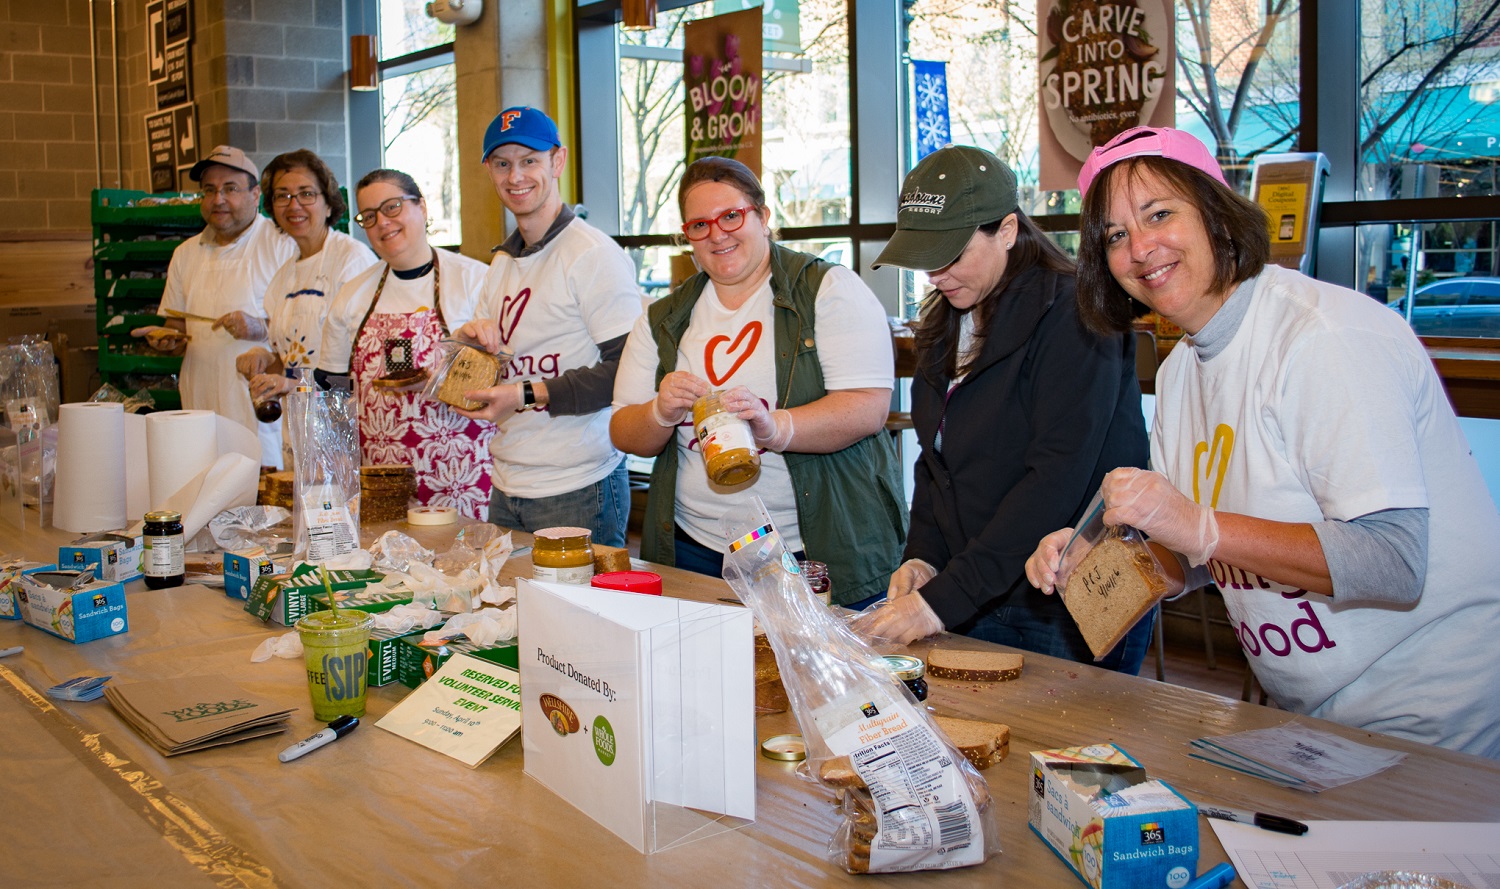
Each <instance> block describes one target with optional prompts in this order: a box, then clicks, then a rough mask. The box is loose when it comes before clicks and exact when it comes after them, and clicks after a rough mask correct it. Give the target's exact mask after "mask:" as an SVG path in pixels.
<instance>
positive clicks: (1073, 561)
mask: <svg viewBox="0 0 1500 889" xmlns="http://www.w3.org/2000/svg"><path fill="white" fill-rule="evenodd" d="M1167 589H1168V587H1167V581H1166V577H1165V575H1164V574H1163V573H1162V567H1161V563H1160V562H1158V561H1157V559H1156V556H1155V555H1154V554H1153V553H1152V552H1151V548H1150V547H1149V546H1147V545H1146V540H1145V538H1144V537H1143V536H1142V535H1141V533H1140V532H1139V531H1137V530H1136V529H1134V528H1132V527H1130V526H1129V525H1114V526H1108V525H1105V524H1104V495H1103V492H1102V491H1101V492H1100V493H1099V494H1096V495H1094V500H1093V502H1092V503H1090V504H1089V509H1088V511H1087V512H1086V513H1084V518H1083V521H1081V522H1079V524H1078V530H1076V531H1074V532H1073V537H1072V538H1071V539H1070V540H1069V541H1068V545H1067V546H1066V547H1064V548H1063V551H1062V557H1061V558H1060V559H1059V561H1058V569H1057V590H1058V595H1060V596H1062V599H1063V604H1065V605H1066V606H1067V608H1068V614H1070V615H1072V617H1073V621H1074V622H1075V623H1077V624H1078V629H1079V631H1080V632H1082V633H1083V638H1084V641H1085V642H1087V643H1088V646H1089V651H1091V652H1093V654H1094V658H1095V660H1097V659H1099V658H1102V657H1104V656H1105V655H1107V654H1109V653H1110V651H1111V650H1113V649H1114V647H1115V646H1116V645H1118V644H1119V642H1120V640H1121V639H1123V638H1125V634H1126V633H1129V632H1130V630H1131V628H1133V627H1134V626H1135V625H1136V623H1137V622H1139V621H1140V619H1141V618H1142V617H1144V616H1145V615H1146V613H1147V612H1149V611H1150V610H1151V609H1152V608H1153V607H1155V606H1156V603H1157V602H1159V601H1161V597H1162V596H1164V595H1166V593H1167Z"/></svg>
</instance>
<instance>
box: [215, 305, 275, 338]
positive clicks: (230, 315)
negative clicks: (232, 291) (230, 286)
mask: <svg viewBox="0 0 1500 889" xmlns="http://www.w3.org/2000/svg"><path fill="white" fill-rule="evenodd" d="M209 329H210V330H220V329H223V330H224V331H226V332H227V333H228V334H229V335H230V336H232V337H234V338H235V339H237V340H263V339H265V338H266V319H264V318H257V317H255V316H254V315H251V314H248V313H246V312H227V313H225V314H223V315H221V316H219V320H217V321H215V322H214V323H213V326H212V327H210V328H209Z"/></svg>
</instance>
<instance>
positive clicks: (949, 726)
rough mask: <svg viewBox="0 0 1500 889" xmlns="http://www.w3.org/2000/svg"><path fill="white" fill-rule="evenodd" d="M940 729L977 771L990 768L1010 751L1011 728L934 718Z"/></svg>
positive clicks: (951, 717)
mask: <svg viewBox="0 0 1500 889" xmlns="http://www.w3.org/2000/svg"><path fill="white" fill-rule="evenodd" d="M932 721H933V722H935V723H937V727H938V728H939V729H941V730H942V732H943V734H945V735H947V736H948V740H949V741H952V742H953V746H954V747H957V748H958V750H959V752H960V753H962V754H963V755H964V757H965V758H967V759H968V760H969V762H971V763H973V764H974V768H976V769H987V768H989V767H990V766H992V765H994V764H995V763H997V762H1000V761H1001V760H1002V759H1004V758H1005V755H1006V754H1007V753H1009V752H1010V726H1008V725H1004V724H1002V723H998V722H984V721H982V720H978V719H960V718H958V717H956V716H937V715H934V716H933V717H932Z"/></svg>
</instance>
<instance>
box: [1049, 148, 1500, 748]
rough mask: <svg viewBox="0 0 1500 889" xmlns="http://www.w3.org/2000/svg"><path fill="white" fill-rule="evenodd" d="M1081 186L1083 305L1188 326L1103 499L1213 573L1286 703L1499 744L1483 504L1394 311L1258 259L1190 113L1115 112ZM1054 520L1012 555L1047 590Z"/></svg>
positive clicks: (1259, 218)
mask: <svg viewBox="0 0 1500 889" xmlns="http://www.w3.org/2000/svg"><path fill="white" fill-rule="evenodd" d="M1079 187H1080V190H1081V191H1083V193H1084V198H1083V213H1082V219H1081V226H1080V228H1081V233H1080V247H1079V256H1078V259H1079V263H1078V264H1079V271H1078V290H1079V303H1080V312H1079V314H1080V316H1081V317H1082V318H1083V319H1084V321H1085V323H1087V324H1089V325H1090V326H1091V327H1093V328H1095V329H1096V330H1101V331H1103V330H1119V329H1123V328H1124V327H1125V326H1126V325H1128V324H1129V321H1130V317H1131V306H1130V303H1131V300H1139V301H1140V302H1142V303H1144V304H1145V305H1146V306H1148V307H1149V308H1151V309H1153V310H1154V311H1156V312H1158V313H1160V314H1161V315H1163V316H1165V317H1166V318H1167V319H1169V320H1171V321H1172V322H1174V323H1176V324H1178V325H1179V326H1181V327H1182V328H1183V330H1184V331H1186V334H1187V335H1186V336H1185V337H1184V338H1183V340H1182V342H1181V343H1179V344H1178V345H1177V347H1176V348H1175V349H1173V351H1172V354H1171V355H1170V356H1169V357H1168V358H1167V360H1166V362H1165V363H1164V364H1163V365H1162V367H1161V370H1160V371H1159V373H1158V375H1157V383H1156V392H1157V402H1156V418H1155V423H1154V426H1153V428H1152V432H1151V465H1152V466H1153V467H1154V471H1147V470H1140V469H1120V470H1116V471H1115V472H1112V473H1110V474H1109V475H1108V476H1106V477H1105V480H1104V485H1103V491H1104V499H1105V503H1106V506H1107V509H1106V511H1105V514H1104V519H1105V522H1106V523H1108V524H1111V525H1130V526H1132V527H1135V528H1137V529H1139V530H1141V531H1143V532H1144V533H1145V534H1146V535H1147V536H1148V538H1149V539H1150V541H1151V545H1152V548H1153V550H1154V551H1155V554H1156V556H1157V557H1158V560H1159V561H1160V562H1161V563H1162V565H1163V568H1164V571H1165V573H1166V574H1167V575H1168V577H1169V582H1170V584H1171V585H1172V586H1173V588H1174V591H1176V590H1183V589H1188V590H1190V589H1195V588H1197V587H1201V586H1205V585H1207V584H1208V583H1210V582H1214V583H1217V584H1218V586H1219V588H1220V589H1221V590H1222V591H1223V593H1224V600H1225V604H1226V605H1227V607H1228V610H1229V616H1230V620H1231V622H1232V624H1233V626H1234V629H1235V632H1236V634H1237V635H1238V637H1239V640H1240V645H1241V646H1242V647H1243V649H1244V651H1245V654H1246V656H1247V657H1248V658H1249V660H1250V664H1251V666H1252V668H1253V669H1254V670H1255V675H1256V677H1257V678H1258V679H1259V680H1260V683H1261V685H1262V687H1263V688H1265V690H1266V691H1267V692H1268V693H1269V694H1270V695H1271V696H1272V697H1273V698H1274V699H1275V700H1276V702H1277V703H1278V704H1279V705H1281V706H1282V707H1284V708H1286V709H1288V710H1293V711H1296V712H1299V713H1308V714H1311V715H1314V716H1319V717H1322V718H1325V719H1331V720H1334V721H1336V722H1341V723H1345V724H1347V725H1354V726H1359V727H1361V728H1365V729H1368V730H1371V731H1379V732H1386V733H1388V734H1393V735H1398V736H1401V737H1404V738H1409V739H1412V740H1417V741H1424V742H1427V743H1432V744H1440V745H1442V746H1445V747H1451V748H1455V749H1459V750H1464V751H1467V752H1470V753H1476V754H1479V755H1482V756H1489V757H1492V758H1500V695H1496V694H1495V691H1494V690H1495V688H1496V687H1497V684H1500V659H1497V658H1496V657H1495V656H1494V654H1493V652H1492V651H1491V650H1490V648H1489V646H1488V645H1487V644H1485V643H1487V642H1488V640H1490V639H1493V638H1494V636H1495V634H1496V633H1497V632H1500V547H1497V546H1496V542H1497V541H1500V514H1497V512H1496V509H1495V504H1494V503H1493V501H1491V500H1490V498H1489V495H1488V494H1487V492H1486V489H1485V485H1484V482H1483V480H1482V478H1481V476H1480V473H1479V468H1478V464H1477V463H1476V462H1475V460H1474V458H1473V456H1472V455H1471V454H1470V453H1469V449H1468V445H1467V443H1466V442H1465V440H1464V437H1463V433H1462V432H1461V431H1460V429H1459V426H1458V421H1457V419H1456V418H1455V416H1454V414H1453V409H1452V408H1451V407H1450V406H1449V404H1448V400H1447V397H1446V395H1445V394H1444V392H1443V388H1442V384H1441V383H1440V382H1439V380H1438V377H1437V374H1436V373H1435V371H1434V369H1433V367H1432V362H1431V361H1430V360H1429V359H1428V357H1427V353H1426V351H1425V350H1424V349H1423V347H1422V344H1421V343H1420V342H1419V341H1418V340H1417V338H1416V336H1415V335H1414V334H1413V333H1412V331H1411V329H1410V328H1409V327H1408V326H1406V324H1405V323H1404V322H1403V321H1402V319H1401V318H1400V317H1399V316H1397V315H1396V314H1395V313H1394V312H1391V311H1390V310H1389V309H1386V308H1385V307H1384V306H1382V305H1380V304H1379V303H1377V302H1375V301H1373V300H1371V299H1369V298H1368V297H1365V296H1363V295H1361V294H1359V293H1356V292H1354V291H1352V290H1347V289H1345V288H1342V287H1337V286H1334V285H1331V284H1325V283H1323V282H1320V281H1316V280H1314V279H1312V278H1308V277H1307V276H1305V275H1302V274H1300V273H1298V272H1295V271H1291V270H1288V269H1283V268H1280V267H1278V266H1274V265H1268V263H1267V257H1268V255H1269V252H1270V241H1269V229H1268V227H1267V222H1266V217H1265V214H1264V213H1263V212H1262V211H1261V209H1260V207H1258V206H1257V205H1255V204H1254V203H1251V202H1250V201H1248V200H1246V199H1245V198H1243V197H1241V196H1240V195H1239V194H1237V193H1235V192H1234V191H1233V190H1231V189H1230V188H1229V187H1228V185H1227V184H1226V183H1225V181H1224V177H1223V174H1222V173H1221V172H1220V170H1219V166H1218V164H1217V163H1216V162H1215V160H1214V158H1213V156H1212V155H1210V154H1209V152H1208V150H1207V149H1206V148H1205V147H1204V146H1203V145H1202V143H1200V142H1198V140H1196V139H1194V138H1192V137H1191V136H1188V135H1187V134H1185V133H1181V132H1178V131H1176V130H1170V129H1151V128H1146V127H1140V128H1137V129H1134V130H1130V131H1127V132H1125V133H1122V134H1121V135H1119V136H1117V137H1116V138H1115V139H1113V140H1111V141H1110V142H1109V143H1107V144H1106V145H1104V146H1103V147H1101V148H1098V149H1095V151H1094V152H1093V154H1092V155H1091V156H1090V157H1089V160H1088V162H1087V163H1086V164H1085V165H1084V167H1083V171H1082V173H1081V174H1080V175H1079ZM1070 533H1071V531H1070V529H1063V530H1062V531H1058V532H1055V533H1053V534H1050V535H1048V536H1047V537H1046V538H1044V539H1043V540H1042V542H1041V543H1040V545H1039V546H1038V547H1037V550H1036V552H1035V553H1034V554H1033V555H1032V557H1031V559H1030V560H1029V561H1028V563H1027V576H1028V577H1029V578H1030V580H1031V581H1032V583H1033V584H1035V585H1036V586H1038V587H1040V588H1042V589H1043V590H1050V589H1051V588H1052V587H1053V586H1054V585H1055V584H1056V581H1057V577H1056V572H1057V567H1058V555H1059V550H1060V549H1061V548H1062V547H1063V546H1064V545H1066V543H1067V541H1068V539H1069V534H1070Z"/></svg>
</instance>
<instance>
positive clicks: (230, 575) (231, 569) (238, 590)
mask: <svg viewBox="0 0 1500 889" xmlns="http://www.w3.org/2000/svg"><path fill="white" fill-rule="evenodd" d="M275 573H276V565H275V563H273V562H272V561H271V558H270V557H269V556H267V555H266V553H265V550H257V551H256V552H244V553H230V552H226V553H225V554H224V595H226V596H228V597H229V598H231V599H239V600H240V601H242V602H243V601H246V600H248V599H249V598H250V591H251V590H252V589H254V588H255V582H256V581H257V580H260V579H261V578H262V577H266V576H267V575H271V574H275Z"/></svg>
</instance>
